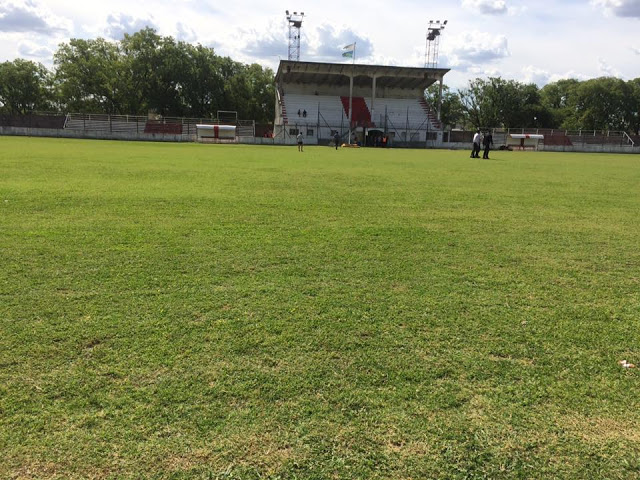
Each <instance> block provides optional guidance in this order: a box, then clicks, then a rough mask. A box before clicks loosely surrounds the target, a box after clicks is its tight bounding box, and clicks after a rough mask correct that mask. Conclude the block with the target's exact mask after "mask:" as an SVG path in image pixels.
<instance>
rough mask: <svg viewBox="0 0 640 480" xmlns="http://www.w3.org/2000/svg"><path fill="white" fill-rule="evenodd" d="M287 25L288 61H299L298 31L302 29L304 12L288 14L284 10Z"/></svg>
mask: <svg viewBox="0 0 640 480" xmlns="http://www.w3.org/2000/svg"><path fill="white" fill-rule="evenodd" d="M286 14H287V23H288V24H289V56H288V58H289V60H294V61H296V62H299V61H300V29H301V28H302V20H303V19H304V12H300V13H298V12H293V13H292V14H291V13H289V10H286Z"/></svg>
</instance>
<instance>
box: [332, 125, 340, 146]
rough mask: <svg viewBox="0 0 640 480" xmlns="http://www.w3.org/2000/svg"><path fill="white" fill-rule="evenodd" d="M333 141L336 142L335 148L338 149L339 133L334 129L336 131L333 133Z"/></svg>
mask: <svg viewBox="0 0 640 480" xmlns="http://www.w3.org/2000/svg"><path fill="white" fill-rule="evenodd" d="M333 141H334V142H335V144H336V150H337V149H338V145H340V134H339V133H338V131H337V130H336V133H335V134H334V135H333Z"/></svg>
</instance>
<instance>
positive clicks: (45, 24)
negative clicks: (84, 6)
mask: <svg viewBox="0 0 640 480" xmlns="http://www.w3.org/2000/svg"><path fill="white" fill-rule="evenodd" d="M70 30H71V22H70V21H69V20H67V19H64V18H62V17H58V16H55V15H53V14H52V13H51V11H50V10H49V9H48V8H46V7H44V6H42V5H41V4H40V3H37V2H35V1H34V0H24V1H20V0H5V1H3V2H2V3H0V32H21V33H27V34H32V33H38V34H41V35H48V36H53V35H55V34H58V33H62V32H68V31H70Z"/></svg>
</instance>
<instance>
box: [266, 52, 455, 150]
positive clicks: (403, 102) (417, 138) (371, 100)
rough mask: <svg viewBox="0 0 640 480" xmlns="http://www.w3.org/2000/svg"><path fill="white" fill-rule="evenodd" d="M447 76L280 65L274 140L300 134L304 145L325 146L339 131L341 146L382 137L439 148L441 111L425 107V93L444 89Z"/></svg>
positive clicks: (354, 67)
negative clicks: (437, 87) (431, 88)
mask: <svg viewBox="0 0 640 480" xmlns="http://www.w3.org/2000/svg"><path fill="white" fill-rule="evenodd" d="M447 72H449V70H448V69H442V68H412V67H392V66H376V65H360V64H341V63H338V64H336V63H317V62H298V61H290V60H282V61H280V64H279V66H278V71H277V73H276V79H275V81H276V106H275V110H276V111H275V122H274V137H275V138H281V139H284V140H286V139H287V138H290V137H295V136H296V135H297V134H298V133H299V132H302V135H303V137H304V139H305V142H306V143H311V144H316V143H317V144H325V143H328V142H331V141H332V139H333V136H334V134H335V132H336V131H337V132H338V133H339V134H340V136H341V138H342V139H343V142H344V143H359V144H361V145H376V144H378V142H379V141H380V139H382V138H384V139H385V140H386V141H388V143H389V145H395V146H415V147H425V146H427V145H429V146H440V145H442V125H441V123H440V121H439V118H440V112H439V108H438V106H437V105H428V104H427V102H426V101H425V98H424V91H425V89H426V88H427V87H429V86H430V85H432V84H434V83H435V82H440V86H441V87H442V85H443V79H444V76H445V74H446V73H447ZM350 105H351V109H350ZM350 110H351V112H352V113H351V115H350ZM350 134H351V138H349V135H350ZM285 143H286V142H285Z"/></svg>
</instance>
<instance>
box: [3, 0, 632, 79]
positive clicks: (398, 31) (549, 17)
mask: <svg viewBox="0 0 640 480" xmlns="http://www.w3.org/2000/svg"><path fill="white" fill-rule="evenodd" d="M286 10H289V11H291V12H293V11H296V12H304V20H303V24H302V36H301V54H300V60H303V61H310V62H313V61H317V62H344V61H349V60H347V59H344V58H342V56H341V52H342V48H343V47H344V46H345V45H347V44H350V43H353V42H356V63H363V64H369V65H396V66H409V67H423V66H424V65H425V53H426V33H427V28H428V24H429V21H430V20H434V21H435V20H440V21H441V22H442V21H444V20H447V21H448V22H447V25H446V27H445V29H444V30H442V35H441V37H440V51H439V53H440V55H439V61H438V67H440V68H450V69H451V72H450V73H448V74H447V75H446V76H445V84H447V85H448V86H450V87H451V88H464V87H465V86H466V85H467V84H468V82H469V80H471V79H474V78H478V77H480V78H487V77H492V76H500V77H502V78H505V79H513V80H518V81H520V82H527V83H529V82H533V83H536V84H537V85H538V86H540V87H542V86H544V85H545V84H547V83H549V82H554V81H557V80H560V79H564V78H576V79H579V80H585V79H589V78H596V77H601V76H615V77H619V78H622V79H624V80H629V79H632V78H638V77H640V0H565V1H560V0H557V1H552V0H538V1H536V2H532V1H520V0H453V1H442V0H394V1H392V2H391V1H389V0H385V1H381V0H368V1H367V2H345V1H343V0H342V1H337V0H324V1H322V2H318V1H315V2H310V1H301V0H300V1H297V2H295V1H294V0H288V1H285V2H281V1H279V0H272V1H269V2H265V1H261V0H236V1H226V2H222V1H220V0H109V1H97V0H82V1H79V0H0V62H4V61H11V60H14V59H16V58H24V59H27V60H32V61H35V62H41V63H43V64H44V65H45V66H47V67H49V68H53V66H54V64H53V54H54V53H55V51H56V50H57V48H58V45H59V44H61V43H65V42H68V41H69V39H71V38H84V39H90V38H97V37H103V38H106V39H110V40H113V41H116V40H119V39H121V38H122V37H123V35H124V34H125V33H134V32H136V31H138V30H140V29H141V28H144V27H145V26H150V27H152V28H154V29H156V30H157V32H158V33H159V34H161V35H165V36H172V37H174V38H176V39H178V40H182V41H186V42H190V43H194V44H196V43H200V44H202V45H205V46H209V47H212V48H214V49H215V51H216V53H217V54H218V55H223V56H229V57H231V58H233V59H234V60H236V61H240V62H244V63H254V62H255V63H259V64H261V65H263V66H266V67H270V68H273V69H274V70H275V69H276V68H277V65H278V61H279V59H287V52H288V49H287V45H288V29H287V25H288V23H287V19H286V15H285V11H286Z"/></svg>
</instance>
